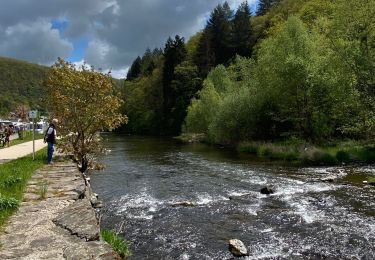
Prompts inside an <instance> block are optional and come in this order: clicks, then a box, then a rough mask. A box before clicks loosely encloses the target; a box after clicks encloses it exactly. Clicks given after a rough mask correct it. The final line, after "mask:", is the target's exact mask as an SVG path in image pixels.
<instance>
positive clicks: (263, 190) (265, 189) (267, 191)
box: [260, 187, 274, 195]
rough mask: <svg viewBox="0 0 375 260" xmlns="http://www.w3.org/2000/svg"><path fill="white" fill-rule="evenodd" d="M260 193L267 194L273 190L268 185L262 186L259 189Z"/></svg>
mask: <svg viewBox="0 0 375 260" xmlns="http://www.w3.org/2000/svg"><path fill="white" fill-rule="evenodd" d="M260 193H262V194H266V195H269V194H272V193H274V191H273V189H272V188H270V187H263V188H262V189H261V190H260Z"/></svg>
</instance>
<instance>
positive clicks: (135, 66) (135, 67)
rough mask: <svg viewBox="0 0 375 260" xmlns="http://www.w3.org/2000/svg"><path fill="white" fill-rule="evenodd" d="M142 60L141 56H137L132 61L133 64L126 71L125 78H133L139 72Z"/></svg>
mask: <svg viewBox="0 0 375 260" xmlns="http://www.w3.org/2000/svg"><path fill="white" fill-rule="evenodd" d="M141 63H142V60H141V57H139V56H138V57H137V58H136V59H135V60H134V61H133V64H132V65H131V66H130V69H129V71H128V74H127V75H126V79H127V80H133V79H135V78H137V77H139V75H140V74H141V66H142V64H141Z"/></svg>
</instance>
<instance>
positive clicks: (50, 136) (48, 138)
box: [44, 118, 59, 164]
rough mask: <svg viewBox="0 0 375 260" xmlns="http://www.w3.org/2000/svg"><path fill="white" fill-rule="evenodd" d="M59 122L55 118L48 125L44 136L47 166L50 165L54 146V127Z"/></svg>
mask: <svg viewBox="0 0 375 260" xmlns="http://www.w3.org/2000/svg"><path fill="white" fill-rule="evenodd" d="M58 122H59V121H58V120H57V119H56V118H55V119H53V120H52V122H51V123H50V124H49V126H48V128H47V131H46V134H45V135H44V142H45V143H46V142H47V144H48V150H47V162H48V164H51V163H52V156H53V151H54V150H55V148H54V146H55V144H56V126H57V123H58Z"/></svg>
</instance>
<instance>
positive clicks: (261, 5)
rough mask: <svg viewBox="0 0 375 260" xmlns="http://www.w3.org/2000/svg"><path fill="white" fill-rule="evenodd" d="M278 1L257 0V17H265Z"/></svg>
mask: <svg viewBox="0 0 375 260" xmlns="http://www.w3.org/2000/svg"><path fill="white" fill-rule="evenodd" d="M277 2H279V0H259V2H258V8H257V13H256V14H257V15H258V16H260V15H265V14H266V13H267V12H268V11H269V10H270V9H271V8H272V6H274V5H275V4H276V3H277Z"/></svg>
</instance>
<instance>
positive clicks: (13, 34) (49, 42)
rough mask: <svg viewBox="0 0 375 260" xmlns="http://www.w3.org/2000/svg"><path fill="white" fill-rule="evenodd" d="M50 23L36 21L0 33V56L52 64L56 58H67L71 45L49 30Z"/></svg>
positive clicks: (11, 27)
mask: <svg viewBox="0 0 375 260" xmlns="http://www.w3.org/2000/svg"><path fill="white" fill-rule="evenodd" d="M51 26H52V25H51V23H49V22H48V21H46V20H42V19H38V20H37V21H35V22H33V23H29V24H24V23H18V24H15V25H13V26H9V27H7V28H6V29H5V30H3V31H0V39H2V40H1V41H0V55H2V56H9V57H14V58H18V59H24V60H29V61H33V62H37V63H39V64H52V63H53V62H54V61H56V59H57V57H68V56H69V55H70V53H71V52H72V50H73V45H72V44H71V43H70V42H69V41H67V40H64V39H62V38H61V37H60V35H59V31H58V30H54V29H51Z"/></svg>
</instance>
